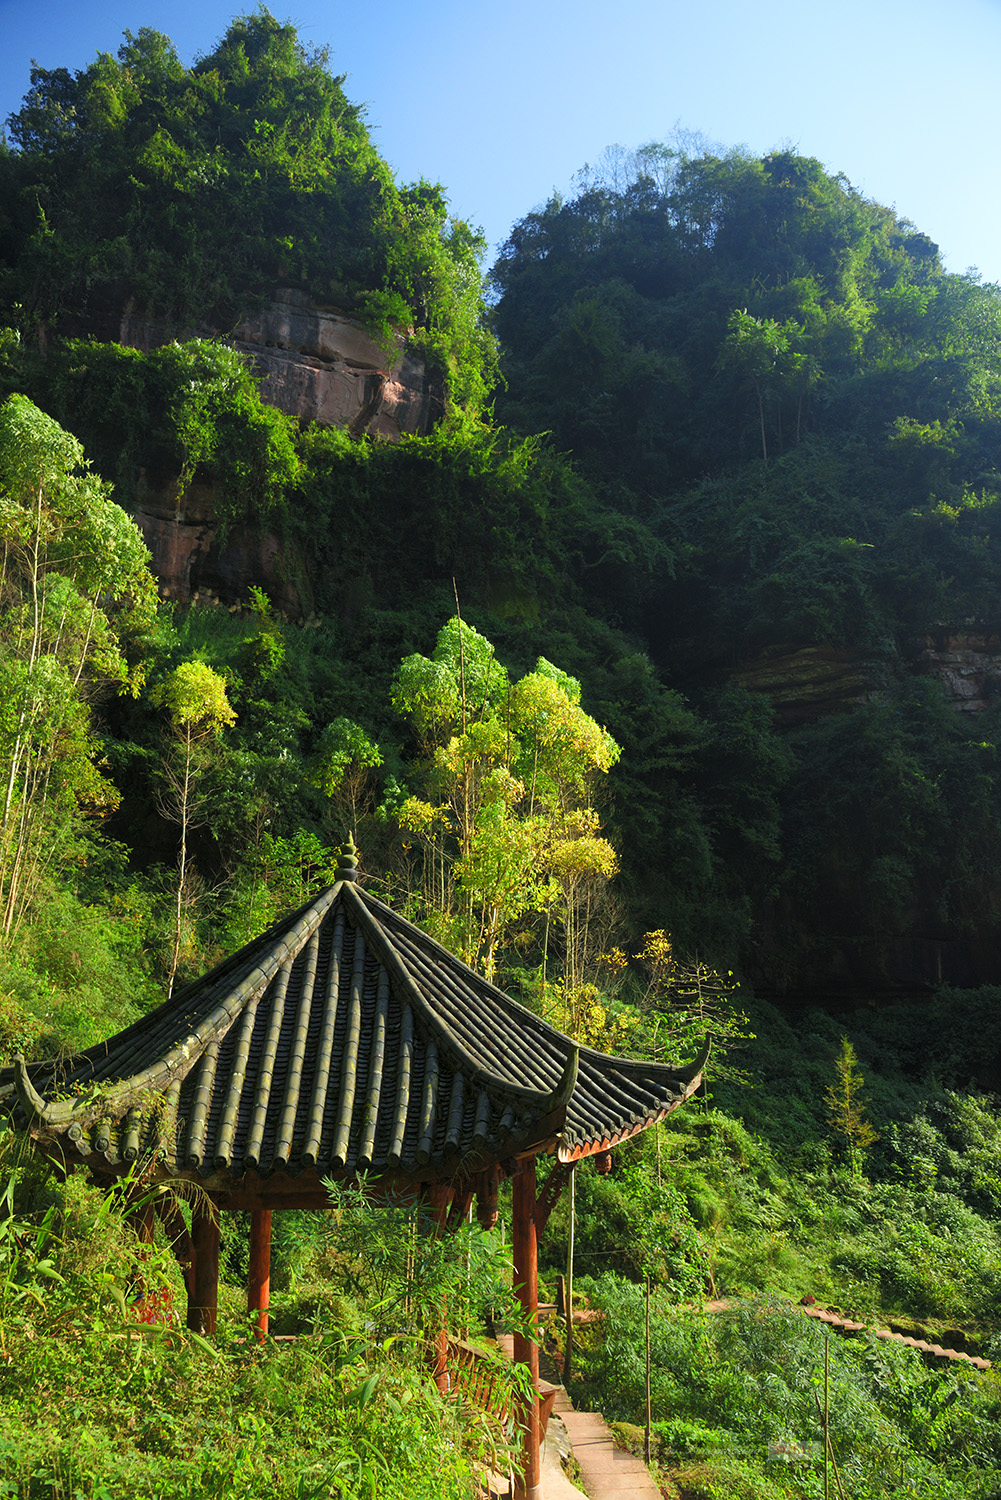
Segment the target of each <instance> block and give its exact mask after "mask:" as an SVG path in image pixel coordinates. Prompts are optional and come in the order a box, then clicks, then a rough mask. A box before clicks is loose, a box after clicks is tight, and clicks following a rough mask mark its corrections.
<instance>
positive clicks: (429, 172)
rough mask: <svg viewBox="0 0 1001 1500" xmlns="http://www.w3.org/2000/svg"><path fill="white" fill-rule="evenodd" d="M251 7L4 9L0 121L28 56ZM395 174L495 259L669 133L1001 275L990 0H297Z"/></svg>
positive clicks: (958, 261)
mask: <svg viewBox="0 0 1001 1500" xmlns="http://www.w3.org/2000/svg"><path fill="white" fill-rule="evenodd" d="M251 8H252V7H251V6H250V5H243V6H241V5H240V4H239V3H235V4H234V3H232V0H231V3H219V0H199V3H193V0H172V3H170V4H166V3H162V0H103V3H102V4H101V5H100V6H95V5H93V4H92V3H90V0H45V3H44V4H41V5H37V6H34V5H28V4H26V3H25V0H0V119H2V118H6V116H7V115H8V114H9V113H10V112H11V111H12V110H15V109H16V108H17V107H18V105H19V103H20V100H21V98H22V96H23V94H24V92H25V90H26V88H27V87H28V74H29V69H30V66H31V60H32V58H35V59H37V61H38V62H39V63H40V64H41V65H42V66H43V67H47V68H53V67H68V68H70V69H74V70H75V69H77V68H82V67H85V66H86V65H87V64H88V63H89V62H91V61H92V60H93V58H94V56H95V55H96V53H97V52H98V51H107V52H114V51H115V50H116V49H117V47H118V45H119V43H120V41H121V36H122V32H123V30H125V29H126V28H127V29H129V30H131V31H138V29H139V28H140V27H141V26H152V27H155V28H156V29H158V30H160V31H164V32H166V33H167V35H168V36H170V37H171V38H172V40H173V41H174V43H175V45H176V46H177V49H178V52H179V53H180V55H181V58H182V60H183V61H185V62H191V61H192V60H193V59H194V57H195V56H196V55H197V54H199V53H201V52H206V51H210V50H211V49H212V47H213V45H214V43H215V42H216V41H217V39H218V38H219V37H220V36H221V35H222V33H223V32H224V31H225V29H226V26H227V24H228V22H229V20H230V19H231V18H232V16H233V15H234V14H239V13H240V12H241V11H242V10H247V9H251ZM271 8H272V9H273V11H274V14H275V15H277V16H278V17H279V19H281V20H285V19H289V20H291V21H293V23H295V24H296V25H297V27H298V28H299V32H300V35H301V37H302V39H303V40H304V42H306V43H307V45H311V46H329V48H330V50H331V65H332V67H333V70H334V71H335V72H338V73H345V74H346V75H347V81H346V85H345V88H346V91H347V94H348V96H349V98H351V99H353V100H355V101H356V102H362V103H364V104H365V105H366V106H367V118H368V123H369V125H370V127H371V129H372V131H373V135H374V138H375V140H376V142H377V144H378V146H379V148H380V150H381V151H382V153H383V155H384V156H385V157H386V158H387V160H388V161H389V162H390V163H391V165H392V166H393V167H394V169H395V170H396V172H397V174H398V176H399V177H400V179H401V180H403V181H411V180H413V179H414V178H416V177H419V176H425V177H429V178H431V179H434V180H438V181H440V182H442V184H443V185H444V186H445V188H446V190H447V191H448V194H449V197H450V199H451V202H452V206H453V209H454V211H455V212H456V213H458V214H460V215H461V216H462V217H464V218H467V219H470V220H472V221H473V222H474V223H477V224H479V225H480V226H482V228H483V229H484V231H485V232H486V234H487V237H488V239H489V240H490V242H491V244H492V245H493V246H496V245H498V244H499V243H501V242H502V241H503V239H504V238H505V236H506V235H507V232H508V230H509V229H510V227H511V225H512V223H514V222H515V220H517V219H518V218H520V217H521V216H522V215H523V214H525V213H527V212H528V211H529V210H530V209H531V208H533V207H535V206H536V205H537V204H539V203H541V202H543V201H544V200H545V199H546V198H547V197H548V196H549V194H550V193H551V192H552V191H553V189H554V188H555V189H558V190H561V191H565V190H567V188H568V187H569V186H570V184H571V180H572V177H573V174H574V173H575V172H576V171H577V170H578V168H580V167H581V166H582V165H583V164H584V163H585V162H594V161H595V160H596V159H597V158H599V157H600V156H601V154H602V152H603V151H604V149H605V148H606V147H607V146H609V145H611V144H615V143H618V144H622V145H624V146H630V147H631V146H638V145H641V144H643V143H645V142H647V141H650V140H666V139H669V138H670V136H671V135H672V132H673V131H674V129H675V127H676V126H677V125H679V124H680V125H681V126H682V127H684V128H686V129H688V130H690V131H698V132H701V133H702V134H704V135H705V136H707V137H708V138H710V139H711V140H713V141H716V142H719V143H721V144H723V145H726V146H730V145H745V146H746V147H747V148H748V149H749V150H751V151H752V152H755V153H763V152H766V151H768V150H770V149H772V148H774V147H776V146H781V145H791V146H793V147H795V148H797V149H798V150H800V151H802V152H803V153H805V154H807V155H810V156H816V157H819V159H820V160H821V161H822V162H823V163H824V165H825V166H826V167H828V168H829V169H830V170H831V171H835V172H843V173H844V175H845V176H846V177H847V178H848V179H849V181H851V182H852V183H853V184H854V185H855V186H856V187H858V188H859V189H860V190H861V191H862V192H864V193H866V194H867V195H868V196H870V197H873V198H877V199H879V200H880V201H881V202H883V203H887V204H890V205H892V206H894V207H895V208H896V209H897V211H898V213H900V214H902V215H903V216H904V217H906V218H909V219H911V220H912V221H913V222H914V223H915V224H916V225H917V227H918V228H919V229H921V230H922V231H923V232H924V233H926V234H929V235H931V237H932V238H933V239H934V240H936V241H937V243H938V244H939V245H940V247H941V249H942V253H943V256H944V258H945V262H946V265H947V266H948V268H949V269H950V270H953V271H963V270H965V269H967V268H968V267H971V266H976V267H978V268H979V270H980V272H981V274H982V275H983V277H984V279H985V280H988V281H1001V194H999V192H998V169H997V150H998V139H999V134H1001V132H999V129H998V126H999V114H1001V90H999V88H998V82H997V80H998V75H999V67H1001V0H948V4H946V3H945V0H906V3H905V0H868V3H863V0H841V3H840V4H839V5H838V6H833V5H831V4H826V5H817V4H815V3H814V4H811V3H810V0H758V3H757V4H750V3H748V0H701V4H700V5H699V6H698V7H697V8H696V7H695V6H693V5H691V4H684V5H682V4H679V3H677V0H660V3H657V0H600V3H599V0H535V3H531V0H504V3H503V4H498V3H496V0H494V3H492V4H490V5H489V6H488V5H483V4H479V3H477V0H462V3H460V0H381V3H379V4H373V5H364V4H360V3H359V0H296V3H295V8H294V9H292V10H285V9H284V8H283V7H282V5H281V4H280V3H275V4H273V6H272V7H271Z"/></svg>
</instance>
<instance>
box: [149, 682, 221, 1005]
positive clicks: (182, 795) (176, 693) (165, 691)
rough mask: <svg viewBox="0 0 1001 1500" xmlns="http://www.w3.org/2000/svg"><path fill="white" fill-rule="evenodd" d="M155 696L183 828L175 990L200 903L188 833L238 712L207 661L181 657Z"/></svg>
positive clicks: (167, 791)
mask: <svg viewBox="0 0 1001 1500" xmlns="http://www.w3.org/2000/svg"><path fill="white" fill-rule="evenodd" d="M153 698H154V701H155V702H156V703H159V704H160V705H161V706H162V707H163V708H165V709H166V711H167V717H168V719H169V721H170V730H171V739H172V747H171V752H170V753H169V754H168V755H167V757H166V759H165V761H164V795H163V797H162V799H161V807H162V810H163V811H164V813H165V814H166V815H167V817H169V818H170V819H171V821H172V822H175V823H177V825H178V827H179V828H180V831H181V836H180V844H179V847H178V851H177V892H176V896H175V902H174V935H173V946H172V950H171V956H170V968H169V974H168V979H167V994H168V995H170V994H172V993H173V989H174V980H175V978H176V976H177V969H178V965H179V963H180V961H181V945H182V940H183V936H184V928H185V911H186V909H189V908H191V907H192V906H193V904H194V903H193V900H192V891H191V884H192V882H191V870H190V867H189V860H188V835H189V834H190V832H191V830H192V828H194V827H197V826H198V823H199V822H200V818H201V811H202V807H203V799H202V795H201V792H202V786H203V779H204V775H205V772H206V770H207V768H208V761H209V756H208V754H207V753H206V752H207V750H208V749H209V747H210V746H211V744H212V743H213V742H214V741H215V740H216V739H218V737H219V735H220V734H221V732H222V730H223V729H226V728H228V727H229V726H230V725H231V724H235V723H236V714H235V712H234V711H233V708H232V707H231V705H230V702H229V699H228V698H227V696H226V684H225V682H224V681H223V679H222V678H221V677H220V676H219V674H218V672H213V670H212V668H211V667H210V666H208V665H207V664H206V663H205V662H203V661H184V662H181V664H180V666H178V667H175V668H174V670H173V672H171V674H170V676H169V677H168V678H167V679H166V681H165V682H163V683H161V684H160V685H159V686H158V687H157V688H156V689H155V690H154V693H153Z"/></svg>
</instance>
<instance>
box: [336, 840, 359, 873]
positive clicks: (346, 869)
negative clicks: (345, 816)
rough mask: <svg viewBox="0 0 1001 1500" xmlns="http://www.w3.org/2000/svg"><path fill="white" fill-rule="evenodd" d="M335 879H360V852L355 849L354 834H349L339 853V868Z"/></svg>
mask: <svg viewBox="0 0 1001 1500" xmlns="http://www.w3.org/2000/svg"><path fill="white" fill-rule="evenodd" d="M334 879H335V880H357V879H358V850H357V849H356V848H355V840H354V834H353V833H349V834H348V836H347V838H346V839H345V841H344V843H343V844H342V845H341V847H340V848H339V849H338V851H337V868H336V870H335V871H334Z"/></svg>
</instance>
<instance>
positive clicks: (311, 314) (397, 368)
mask: <svg viewBox="0 0 1001 1500" xmlns="http://www.w3.org/2000/svg"><path fill="white" fill-rule="evenodd" d="M218 334H219V330H218V329H208V328H198V329H191V328H189V329H177V328H173V327H170V326H168V325H167V324H166V323H158V322H154V321H151V320H148V319H138V318H133V317H131V316H130V315H129V314H128V313H126V314H125V316H123V318H122V320H121V324H120V327H119V330H118V340H119V343H122V344H126V345H128V346H129V347H130V348H133V349H142V350H145V351H148V350H150V349H155V348H157V347H158V346H159V345H160V344H164V343H166V342H167V341H168V340H169V339H173V338H181V339H184V338H194V337H198V336H201V337H205V336H218ZM225 340H226V343H228V344H231V345H232V346H233V348H234V349H239V351H240V352H241V354H245V355H247V357H248V358H249V359H250V360H251V362H252V363H253V365H254V368H255V369H256V371H257V374H258V377H259V379H260V384H261V396H262V398H263V399H264V400H265V401H266V402H267V403H268V405H269V406H275V407H277V408H278V410H279V411H283V412H285V413H286V414H287V415H288V416H291V417H301V418H303V419H304V420H306V421H311V422H322V423H323V424H324V425H325V426H329V427H346V428H347V429H348V430H349V431H350V432H351V433H352V434H353V435H354V436H355V437H362V436H363V435H365V434H368V435H370V436H372V437H381V438H385V439H387V440H388V441H389V442H397V441H398V440H399V439H400V438H401V437H403V436H404V435H405V434H408V433H409V434H414V433H423V432H430V430H431V428H432V427H433V426H434V424H435V423H436V422H437V421H438V419H439V418H440V417H441V415H442V413H443V412H444V409H445V406H444V386H443V384H442V381H441V378H440V377H439V376H437V375H432V374H431V373H429V371H428V368H427V366H426V364H425V362H424V360H423V359H421V357H420V356H419V355H417V354H415V353H414V352H413V351H412V350H410V349H409V348H408V347H407V344H406V341H405V339H404V338H403V337H402V336H400V335H395V336H393V337H392V338H391V341H390V343H389V345H388V346H385V347H384V346H383V345H382V344H380V343H378V342H377V341H376V339H375V338H374V337H373V336H372V334H371V333H369V332H368V330H367V329H366V328H365V327H364V326H363V325H362V324H361V323H360V322H358V320H357V319H356V318H351V317H349V316H348V314H347V313H346V312H344V311H343V310H342V309H341V308H337V307H324V306H322V305H321V304H320V303H317V302H315V301H314V300H313V299H312V298H311V297H309V296H308V295H307V294H306V293H305V292H302V291H299V290H298V289H297V288H295V287H283V288H279V289H278V290H277V291H276V292H275V294H274V296H273V298H272V300H271V301H270V302H269V303H268V304H267V306H266V307H264V308H262V309H261V310H260V311H259V312H256V313H252V314H251V315H250V316H248V317H246V318H245V319H244V320H243V322H242V323H240V324H239V325H238V326H237V328H236V329H235V331H234V332H233V333H231V334H227V335H225Z"/></svg>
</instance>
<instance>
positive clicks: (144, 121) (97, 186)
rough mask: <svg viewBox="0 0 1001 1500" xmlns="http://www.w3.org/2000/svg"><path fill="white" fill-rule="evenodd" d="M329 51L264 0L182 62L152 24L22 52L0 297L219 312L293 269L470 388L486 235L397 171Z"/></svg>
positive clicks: (86, 317)
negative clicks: (26, 82) (47, 61)
mask: <svg viewBox="0 0 1001 1500" xmlns="http://www.w3.org/2000/svg"><path fill="white" fill-rule="evenodd" d="M326 62H327V59H326V56H325V54H324V53H322V52H319V53H309V52H307V51H306V50H305V49H304V48H303V46H302V44H301V43H300V42H299V40H298V37H297V36H296V33H295V30H294V29H293V27H291V26H290V25H281V24H279V23H278V22H277V21H275V20H274V18H273V17H272V16H271V15H269V13H268V12H267V11H266V10H264V9H263V8H262V9H261V10H258V11H257V12H255V13H254V14H252V15H248V16H244V17H242V18H240V19H238V20H235V21H234V22H233V23H232V25H231V26H230V27H229V29H228V31H227V32H226V35H225V36H224V37H223V38H222V40H221V41H220V42H219V44H218V45H217V47H216V48H215V49H214V50H213V51H212V52H210V53H208V54H207V55H205V56H204V57H202V58H200V59H199V61H197V62H196V63H195V64H194V66H193V67H192V68H185V67H183V66H182V64H181V62H180V61H179V59H178V57H177V53H176V51H175V50H174V47H173V46H172V44H171V42H170V41H169V40H168V38H167V37H165V36H163V35H162V34H161V33H160V32H157V31H153V30H151V29H150V28H148V27H143V28H142V29H141V30H140V31H139V32H138V33H137V34H135V35H133V34H132V33H131V32H126V33H125V41H124V43H123V44H122V46H121V47H120V48H119V51H118V56H117V58H116V57H112V56H111V54H110V53H101V54H100V55H99V56H98V57H97V59H96V60H95V61H94V62H93V63H92V64H91V65H90V66H89V67H88V68H84V69H82V70H81V71H79V72H77V73H70V72H69V71H68V70H67V69H66V68H55V69H52V70H46V69H44V68H38V67H36V68H34V69H33V70H32V75H31V88H30V90H29V92H28V94H27V96H26V98H25V101H24V104H23V106H22V108H21V109H20V110H19V111H18V113H17V114H15V115H12V116H11V118H10V120H9V121H8V126H7V129H8V133H9V138H10V142H11V145H12V147H13V149H12V150H9V151H6V152H3V153H0V299H2V300H3V301H4V302H5V303H7V304H8V305H14V306H15V308H16V309H17V313H18V317H19V320H20V321H21V322H22V323H23V326H25V327H26V328H27V327H32V326H34V325H35V324H36V323H41V324H43V325H49V326H55V327H57V328H58V327H60V326H61V325H63V324H68V325H69V326H70V327H73V326H76V327H80V326H90V327H95V326H100V327H103V326H105V325H107V326H110V327H111V328H113V329H115V330H117V326H118V321H119V319H120V318H121V316H122V315H123V314H126V315H130V316H131V315H138V316H141V317H154V318H159V319H163V320H165V321H166V322H167V324H168V325H172V326H175V327H176V326H180V327H184V326H191V325H192V324H193V323H203V322H207V323H209V324H210V325H212V326H213V327H217V328H228V327H230V326H231V325H232V324H233V322H234V321H235V320H237V319H238V318H239V316H240V315H241V313H244V312H246V311H247V310H249V309H250V308H252V307H253V306H254V305H256V304H257V303H259V302H260V301H261V300H262V299H264V298H266V297H267V295H268V294H269V293H270V292H271V290H272V289H273V287H274V286H275V285H276V284H278V285H286V286H287V285H292V286H302V287H304V288H306V289H308V290H309V291H310V292H311V293H312V294H313V295H314V296H316V297H317V298H318V299H319V300H320V301H321V302H325V303H328V304H330V303H333V304H335V305H339V306H342V307H343V306H346V307H349V308H353V309H356V310H358V311H359V312H361V314H362V315H363V316H364V317H365V318H366V319H368V320H369V321H370V322H371V323H372V325H373V326H374V327H375V328H376V329H378V330H381V331H382V333H383V334H386V335H388V334H389V333H390V331H391V330H392V329H393V328H401V329H404V330H412V331H413V333H414V336H415V338H416V341H417V343H418V344H419V345H420V346H421V347H422V348H423V349H424V350H425V351H426V353H427V354H428V355H429V356H430V357H431V358H432V360H433V361H434V362H435V363H436V364H437V365H438V367H439V368H440V369H441V370H442V371H443V373H445V374H447V375H448V376H449V378H450V382H451V386H452V390H453V393H454V394H455V396H456V397H457V398H458V399H460V400H468V399H477V398H482V396H483V395H484V394H485V386H486V382H487V381H488V380H489V378H490V372H491V369H492V362H493V351H492V344H491V340H490V339H489V337H488V336H487V335H486V334H485V333H484V331H483V329H482V325H481V320H480V309H481V292H480V277H479V270H478V258H479V256H480V254H481V253H482V251H483V248H484V242H483V240H482V238H481V237H479V236H478V235H477V234H476V233H475V232H474V231H472V230H471V229H470V228H469V226H468V225H467V224H465V223H463V222H462V221H460V220H456V219H452V218H450V217H449V214H448V206H447V201H446V199H445V195H444V193H443V191H442V189H441V188H440V187H439V186H437V185H435V184H431V183H428V182H423V181H422V182H418V183H414V184H411V185H409V186H405V187H401V186H398V185H397V184H396V183H395V182H394V180H393V177H392V173H391V172H390V170H389V168H388V167H387V166H386V164H385V162H384V161H383V160H382V158H381V157H380V156H379V154H378V152H377V151H376V149H375V147H374V146H373V145H372V142H371V141H370V139H369V136H368V132H367V131H366V129H365V126H364V123H363V120H362V112H361V110H360V109H359V108H358V107H357V106H356V105H353V104H351V103H349V101H348V100H347V98H346V97H345V95H344V92H343V89H342V87H341V84H342V83H343V79H342V78H335V77H333V76H332V75H331V74H330V73H329V72H328V70H327V66H326Z"/></svg>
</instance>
